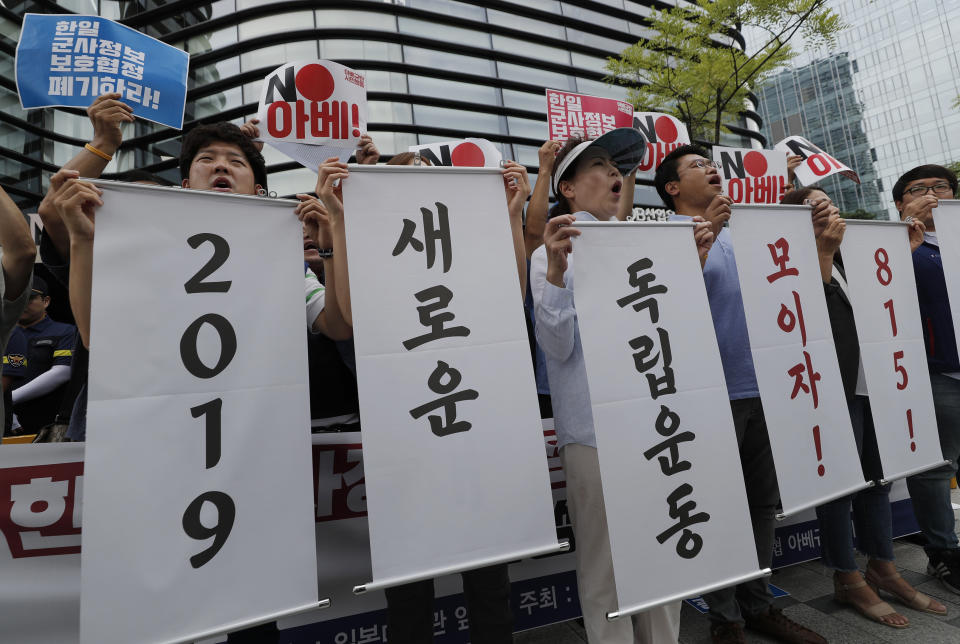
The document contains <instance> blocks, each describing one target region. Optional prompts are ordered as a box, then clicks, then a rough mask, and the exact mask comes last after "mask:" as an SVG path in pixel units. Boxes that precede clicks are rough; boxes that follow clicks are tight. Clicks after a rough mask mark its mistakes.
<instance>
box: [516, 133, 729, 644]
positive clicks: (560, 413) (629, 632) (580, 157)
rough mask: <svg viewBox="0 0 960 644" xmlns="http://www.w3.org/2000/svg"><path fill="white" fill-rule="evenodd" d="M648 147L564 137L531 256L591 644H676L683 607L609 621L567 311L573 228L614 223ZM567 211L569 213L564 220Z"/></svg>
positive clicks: (700, 237)
mask: <svg viewBox="0 0 960 644" xmlns="http://www.w3.org/2000/svg"><path fill="white" fill-rule="evenodd" d="M645 150H646V141H645V140H644V138H643V136H642V135H641V134H640V133H639V132H638V131H637V130H634V129H632V128H618V129H616V130H612V131H610V132H608V133H607V134H604V135H603V136H601V137H599V138H598V139H596V140H594V141H581V140H579V139H570V140H568V141H567V142H566V144H565V145H564V146H563V148H562V149H561V150H560V153H559V154H558V155H557V159H556V162H555V163H554V172H553V177H552V180H553V190H554V193H555V194H556V196H557V202H558V206H559V213H562V214H559V215H558V216H555V217H553V218H552V219H551V220H550V221H549V222H547V226H546V229H545V230H544V235H543V239H544V245H543V246H542V247H540V248H538V249H537V250H536V251H535V252H534V253H533V256H532V258H531V264H530V288H531V290H532V291H533V300H534V308H535V312H536V319H537V326H536V334H537V341H538V342H539V343H540V346H541V348H542V349H543V352H544V354H545V355H546V362H547V374H548V376H549V380H550V387H551V393H552V396H553V410H554V422H555V428H556V431H557V446H558V448H560V460H561V461H562V462H563V468H564V472H565V474H566V480H567V488H566V489H567V507H568V508H569V510H570V517H571V519H572V521H573V530H574V536H575V537H576V543H577V548H576V554H577V585H578V589H579V593H580V606H581V609H582V611H583V621H584V625H585V627H586V631H587V638H588V640H589V641H590V642H593V643H594V644H600V643H602V644H620V643H624V644H630V643H633V642H644V643H656V644H662V643H664V642H676V641H677V638H678V636H679V631H680V603H679V602H675V603H672V604H669V605H666V606H661V607H658V608H653V609H651V610H649V611H646V612H644V613H641V614H638V615H634V616H633V618H632V624H631V621H629V620H626V619H623V620H617V621H613V622H608V621H607V619H606V613H607V612H609V611H613V610H616V608H617V599H616V586H615V584H614V576H613V562H612V559H611V556H610V540H609V536H608V533H607V520H606V512H605V510H604V504H603V492H602V489H601V485H600V468H599V463H598V460H597V448H596V445H597V443H596V438H595V436H594V431H593V415H592V412H591V406H590V394H589V391H588V389H587V374H586V370H585V367H584V362H583V351H582V348H581V345H580V331H579V329H578V327H577V313H576V309H575V308H574V305H573V265H572V256H571V254H570V253H571V252H572V250H573V246H572V242H571V237H575V236H577V235H579V234H580V231H578V230H577V229H576V228H575V227H573V226H571V225H570V224H573V223H574V222H576V221H597V220H599V221H608V220H610V219H614V218H615V216H616V214H617V208H618V205H619V203H620V191H621V189H622V187H623V177H624V176H625V175H628V174H630V173H631V172H632V171H633V170H635V169H636V168H637V166H638V165H639V164H640V162H641V161H642V160H643V154H644V152H645ZM566 213H573V214H566ZM694 234H695V238H696V241H697V246H698V250H699V252H700V255H701V260H702V258H703V257H704V256H705V255H706V251H707V250H709V247H710V244H711V243H712V241H713V233H712V231H711V230H710V228H709V224H706V223H704V224H698V226H697V227H696V228H695V231H694Z"/></svg>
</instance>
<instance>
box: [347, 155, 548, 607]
mask: <svg viewBox="0 0 960 644" xmlns="http://www.w3.org/2000/svg"><path fill="white" fill-rule="evenodd" d="M343 200H344V209H345V211H346V215H345V217H346V233H347V248H348V252H349V256H350V290H351V293H352V294H353V296H352V298H351V299H352V303H353V322H354V335H355V344H356V354H357V386H358V391H359V394H360V414H361V416H362V417H363V458H364V473H365V475H366V484H367V503H368V512H369V517H370V555H371V559H372V566H373V568H372V569H373V581H372V582H370V583H368V584H364V585H362V586H358V587H357V589H356V591H357V592H363V591H365V590H370V589H373V588H378V587H385V586H393V585H398V584H401V583H406V582H410V581H415V580H418V579H427V578H431V577H436V576H438V575H441V574H447V573H452V572H457V571H462V570H468V569H472V568H478V567H481V566H485V565H492V564H494V563H499V562H506V561H512V560H516V559H521V558H525V557H529V556H533V555H537V554H543V553H545V552H551V551H556V550H559V549H560V548H561V546H560V545H559V544H558V543H557V537H556V531H555V529H554V517H553V510H552V500H551V495H550V481H549V475H548V471H547V467H546V459H545V455H544V451H543V437H542V433H541V431H540V414H539V409H538V405H537V399H536V395H535V394H536V392H535V390H534V379H533V368H532V365H531V362H530V346H529V344H528V341H527V334H526V326H525V322H524V318H523V302H522V299H521V293H520V284H519V281H518V276H517V270H516V265H517V263H516V260H515V258H514V251H513V241H512V238H511V235H510V228H509V220H508V215H507V208H506V202H505V196H504V188H503V179H502V175H501V173H500V171H499V169H496V168H446V167H441V168H429V167H422V166H421V167H417V166H351V167H350V177H349V178H347V179H345V180H344V182H343Z"/></svg>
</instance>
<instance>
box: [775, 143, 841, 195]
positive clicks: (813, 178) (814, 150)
mask: <svg viewBox="0 0 960 644" xmlns="http://www.w3.org/2000/svg"><path fill="white" fill-rule="evenodd" d="M773 149H774V150H778V151H780V152H784V153H786V154H789V155H799V156H801V157H803V163H801V164H800V165H798V166H797V169H796V170H795V172H796V175H797V179H799V180H800V183H802V184H803V185H805V186H810V185H813V184H815V183H816V182H817V181H820V180H821V179H826V178H827V177H829V176H830V175H832V174H841V175H843V176H845V177H846V178H847V179H850V180H851V181H855V182H857V183H860V177H859V175H857V173H856V172H854V171H853V170H851V169H850V167H849V166H848V165H846V164H845V163H841V162H840V161H838V160H837V159H836V158H834V157H833V156H831V155H830V154H827V153H826V152H824V151H823V150H822V149H821V148H819V147H817V146H816V145H814V144H813V143H811V142H810V141H808V140H807V139H805V138H803V137H802V136H788V137H787V138H785V139H784V140H782V141H780V142H779V143H777V144H776V145H775V146H773Z"/></svg>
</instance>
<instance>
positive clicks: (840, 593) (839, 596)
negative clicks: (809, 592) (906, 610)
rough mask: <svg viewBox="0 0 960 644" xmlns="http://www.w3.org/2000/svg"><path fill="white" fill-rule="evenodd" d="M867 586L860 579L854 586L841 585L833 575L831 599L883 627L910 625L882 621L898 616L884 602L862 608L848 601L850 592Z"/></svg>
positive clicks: (850, 600)
mask: <svg viewBox="0 0 960 644" xmlns="http://www.w3.org/2000/svg"><path fill="white" fill-rule="evenodd" d="M866 585H867V582H865V581H863V579H861V580H860V581H858V582H857V583H855V584H842V583H840V579H839V578H838V577H837V574H836V573H834V574H833V590H834V594H833V598H834V600H835V601H837V602H839V603H841V604H848V605H850V606H853V608H854V610H856V611H857V612H858V613H860V614H861V615H863V616H864V617H866V618H867V619H870V620H873V621H875V622H879V623H880V624H883V625H884V626H889V627H890V628H906V627H907V626H909V625H910V624H892V623H890V622H886V621H884V620H883V618H884V617H889V616H891V615H898V614H899V613H897V611H895V610H894V609H893V607H892V606H891V605H890V604H888V603H887V602H885V601H881V602H879V603H876V604H874V605H872V606H862V605H861V604H858V603H856V602H855V601H853V600H852V599H850V591H851V590H856V589H857V588H863V587H864V586H866Z"/></svg>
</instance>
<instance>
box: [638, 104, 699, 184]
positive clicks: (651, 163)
mask: <svg viewBox="0 0 960 644" xmlns="http://www.w3.org/2000/svg"><path fill="white" fill-rule="evenodd" d="M633 127H635V128H637V129H638V130H640V132H641V133H642V134H643V136H644V138H645V139H646V140H647V153H646V154H645V155H644V156H643V163H641V164H640V168H639V170H638V171H637V176H638V177H643V178H645V179H651V180H652V179H653V176H654V172H656V169H657V166H658V165H660V162H661V161H663V158H664V157H665V156H667V155H668V154H670V153H671V152H673V151H674V150H676V149H677V148H679V147H680V146H681V145H687V144H688V143H690V135H689V134H688V133H687V126H686V125H684V124H683V123H682V122H681V121H680V119H678V118H677V117H675V116H671V115H670V114H662V113H660V112H634V113H633Z"/></svg>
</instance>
